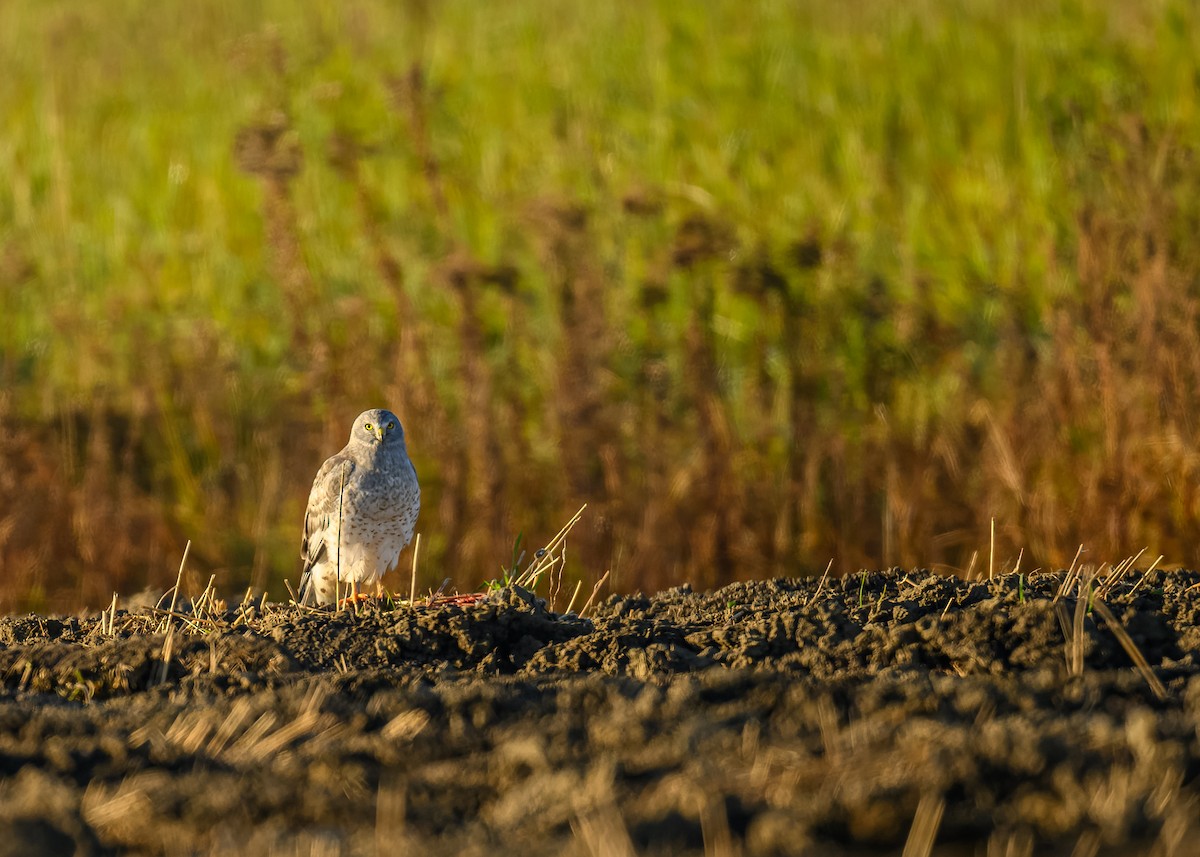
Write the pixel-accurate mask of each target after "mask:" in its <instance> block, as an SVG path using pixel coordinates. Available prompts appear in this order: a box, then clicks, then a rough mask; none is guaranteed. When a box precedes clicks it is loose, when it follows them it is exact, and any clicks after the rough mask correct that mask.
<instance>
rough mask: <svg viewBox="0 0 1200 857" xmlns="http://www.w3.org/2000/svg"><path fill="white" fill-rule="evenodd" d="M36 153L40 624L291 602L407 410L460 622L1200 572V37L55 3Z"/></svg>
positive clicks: (27, 366) (1089, 23) (945, 25)
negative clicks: (771, 592)
mask: <svg viewBox="0 0 1200 857" xmlns="http://www.w3.org/2000/svg"><path fill="white" fill-rule="evenodd" d="M0 122H2V123H3V127H4V128H5V129H6V130H5V132H4V134H3V135H2V136H0V175H3V176H4V177H5V181H4V182H3V183H0V313H2V317H3V321H2V322H0V382H2V392H0V608H2V609H5V610H10V609H18V608H24V607H46V606H60V607H62V606H66V607H69V606H75V605H78V604H81V603H88V604H91V605H93V606H95V605H99V604H101V603H102V602H104V601H106V600H107V598H108V596H109V594H110V593H111V592H112V590H113V589H118V590H122V591H128V590H131V589H137V588H140V587H142V586H144V585H146V584H153V585H161V584H163V583H164V582H165V581H167V580H169V579H171V578H173V576H174V565H175V564H176V563H177V562H178V557H179V555H180V553H181V552H182V547H183V543H184V541H185V539H187V538H191V539H192V540H193V541H194V546H193V551H192V557H193V569H194V574H195V575H196V577H197V578H199V579H202V580H207V576H208V574H209V573H217V574H218V586H219V587H221V588H222V589H224V590H226V591H229V590H233V589H237V588H240V587H244V586H246V585H248V584H253V585H255V586H256V587H262V586H268V585H269V586H271V587H272V590H273V592H274V593H275V594H276V595H281V594H282V592H283V590H282V587H281V585H280V580H281V579H282V578H283V577H293V578H294V574H295V571H296V565H297V559H296V554H297V550H298V534H299V529H300V520H301V517H302V514H303V508H304V503H305V501H306V498H307V491H308V486H309V483H310V480H311V477H312V474H313V473H314V472H315V470H316V468H317V466H318V465H319V464H320V462H321V461H322V460H323V458H324V457H325V456H326V455H328V454H329V453H331V452H333V451H335V450H336V449H337V448H338V447H340V445H341V444H342V443H343V442H344V439H345V438H344V435H345V434H346V432H347V427H348V425H349V421H350V419H351V418H352V417H353V416H354V415H355V414H356V413H358V411H359V410H361V409H362V408H365V407H368V406H374V405H376V404H387V405H389V406H391V407H393V408H394V409H396V410H397V411H398V412H399V413H400V414H401V416H402V418H403V419H404V420H405V423H406V428H407V431H408V435H409V440H410V447H411V450H412V454H413V457H414V460H415V461H416V463H417V467H418V470H419V472H420V473H421V477H422V482H423V486H424V499H425V510H424V511H423V513H422V519H421V524H420V526H419V530H421V531H422V532H423V549H422V556H423V561H422V566H423V568H424V578H423V580H422V583H423V584H424V585H430V584H432V585H436V584H437V583H438V582H440V580H441V579H442V577H445V576H449V577H452V578H453V579H454V581H455V583H456V585H458V586H460V587H467V586H470V585H472V584H473V583H475V582H477V581H479V580H480V579H483V578H487V577H493V576H495V575H496V574H497V573H498V570H499V568H498V564H499V561H500V560H501V559H506V558H507V557H508V553H509V549H510V546H511V544H512V541H513V539H514V538H515V536H516V534H517V533H518V532H524V534H525V539H526V543H531V542H539V541H541V540H542V539H543V538H548V537H549V536H550V535H551V534H553V532H554V531H555V530H557V528H558V526H559V525H560V524H561V523H563V522H565V521H566V519H567V518H568V517H569V516H570V514H571V513H572V512H573V511H574V509H575V508H576V507H577V506H578V505H580V504H581V503H582V502H584V501H587V502H589V503H590V504H591V507H590V512H589V515H588V517H587V518H586V519H585V521H584V522H583V524H581V525H580V527H579V528H577V530H576V532H575V533H573V534H572V541H571V547H570V550H571V562H570V570H569V573H570V574H576V575H586V576H589V577H595V576H598V575H599V574H600V573H601V572H602V571H603V570H604V569H608V568H611V569H612V570H613V578H612V579H613V580H614V581H615V583H616V585H617V586H618V587H619V588H622V589H629V588H634V587H642V588H647V589H652V588H658V587H661V586H664V585H670V584H674V583H679V582H683V581H685V580H687V581H691V582H692V583H693V584H695V585H705V584H712V583H715V582H718V581H723V580H727V579H730V578H733V577H748V576H758V575H764V574H772V573H782V572H791V573H795V572H797V571H800V570H804V569H814V568H815V569H818V570H819V569H820V568H823V567H824V566H825V563H826V562H827V561H828V560H829V559H830V558H831V557H832V558H833V559H834V563H835V568H837V569H839V570H851V569H853V568H856V567H857V566H858V565H859V564H868V565H873V566H875V565H883V564H890V563H899V564H904V565H911V564H921V565H931V564H938V563H942V564H947V565H950V566H953V567H959V568H962V567H966V566H968V565H969V564H970V561H971V560H970V557H971V555H972V553H973V552H974V551H976V550H977V549H983V550H984V551H985V561H986V546H987V532H988V525H989V522H990V520H991V519H992V518H995V520H996V522H997V529H998V555H997V562H998V563H1000V562H1008V563H1011V562H1012V561H1013V560H1014V559H1015V557H1016V554H1017V552H1018V550H1024V552H1025V553H1024V560H1023V562H1024V563H1025V567H1028V568H1032V567H1034V566H1035V565H1045V564H1050V563H1055V564H1064V563H1066V562H1069V560H1070V558H1071V556H1072V555H1073V554H1074V553H1075V549H1076V547H1077V546H1078V545H1079V544H1080V543H1085V544H1086V545H1087V546H1088V547H1089V548H1090V549H1091V550H1092V555H1094V556H1096V557H1103V558H1113V557H1117V556H1124V555H1126V554H1129V553H1132V552H1134V551H1136V550H1137V549H1138V548H1140V547H1142V546H1149V547H1150V548H1151V550H1152V551H1154V552H1155V553H1163V554H1165V555H1166V556H1167V561H1178V562H1184V563H1189V564H1195V563H1196V562H1197V560H1198V559H1200V557H1198V556H1197V548H1196V545H1197V541H1196V539H1195V538H1194V534H1195V533H1196V531H1197V525H1198V523H1200V494H1198V490H1197V488H1198V481H1197V470H1198V466H1200V457H1198V454H1197V444H1196V431H1197V429H1196V425H1195V420H1196V416H1195V415H1196V413H1197V405H1198V404H1200V392H1198V390H1200V310H1198V306H1197V301H1198V300H1200V239H1197V236H1198V235H1200V161H1198V159H1197V152H1198V146H1200V9H1198V8H1197V7H1196V6H1195V4H1192V3H1189V2H1183V0H1178V2H1170V0H1167V2H1158V1H1157V0H1155V2H1147V3H1142V4H1125V3H1119V2H1115V0H1110V2H1099V3H1088V2H1049V3H1040V2H1039V3H1034V2H1018V3H1000V2H967V3H962V4H949V5H948V4H938V3H933V2H914V3H904V4H899V3H892V2H882V0H878V2H877V0H868V2H865V3H859V4H853V5H852V7H842V6H839V5H838V4H826V3H815V2H811V3H809V2H804V3H786V2H765V0H763V1H762V2H750V3H745V2H719V3H717V2H714V3H697V4H692V3H673V2H667V0H661V2H652V3H639V4H598V5H597V4H593V3H584V2H579V1H578V0H568V1H567V2H549V0H546V2H533V0H528V2H506V3H477V2H473V0H444V2H437V1H436V0H412V2H407V3H391V2H375V0H352V2H346V3H328V4H311V5H300V6H297V5H296V4H291V3H283V2H265V3H261V4H240V3H231V2H213V3H199V4H188V5H184V4H180V3H177V2H167V3H163V4H157V5H155V4H143V3H134V2H111V3H103V4H91V5H83V4H78V3H71V2H33V0H18V2H10V3H5V4H2V5H0ZM406 561H407V555H406V557H405V559H403V560H402V562H406Z"/></svg>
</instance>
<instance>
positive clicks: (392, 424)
mask: <svg viewBox="0 0 1200 857" xmlns="http://www.w3.org/2000/svg"><path fill="white" fill-rule="evenodd" d="M395 427H396V424H395V423H388V431H391V430H392V429H394V428H395Z"/></svg>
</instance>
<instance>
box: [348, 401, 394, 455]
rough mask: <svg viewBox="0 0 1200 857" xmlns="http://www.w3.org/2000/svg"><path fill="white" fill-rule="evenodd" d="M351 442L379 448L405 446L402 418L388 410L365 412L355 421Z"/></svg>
mask: <svg viewBox="0 0 1200 857" xmlns="http://www.w3.org/2000/svg"><path fill="white" fill-rule="evenodd" d="M350 440H351V441H358V442H360V443H367V444H371V445H378V446H391V445H392V444H399V445H403V444H404V429H403V428H402V427H401V425H400V418H399V417H397V416H396V415H395V414H393V413H392V412H391V411H389V410H387V409H386V408H371V410H369V411H363V412H362V413H361V414H359V415H358V417H357V418H356V419H355V420H354V429H353V430H352V431H351V432H350Z"/></svg>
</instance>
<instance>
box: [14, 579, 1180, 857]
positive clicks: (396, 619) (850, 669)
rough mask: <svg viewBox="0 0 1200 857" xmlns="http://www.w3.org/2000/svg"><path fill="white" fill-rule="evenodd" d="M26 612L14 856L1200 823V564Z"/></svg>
mask: <svg viewBox="0 0 1200 857" xmlns="http://www.w3.org/2000/svg"><path fill="white" fill-rule="evenodd" d="M1064 577H1065V575H1064V573H1061V572H1060V573H1053V574H1051V573H1047V574H1040V575H1035V576H1033V577H1032V579H1030V578H1029V577H1027V576H1026V577H1019V576H1017V575H1006V576H1003V577H997V578H996V579H994V580H992V581H990V582H989V581H987V580H983V581H978V580H977V581H970V582H968V581H963V580H961V579H957V578H952V577H942V576H937V575H933V574H930V573H927V572H920V571H909V572H903V571H899V570H894V571H882V572H867V573H863V574H856V575H851V576H849V577H846V578H844V579H837V580H827V581H824V582H823V583H822V582H820V581H818V580H816V579H797V580H788V579H781V580H773V581H761V582H752V583H740V584H735V585H732V586H728V587H725V588H723V589H720V590H717V591H714V592H709V593H695V592H692V591H690V590H688V589H686V588H681V589H673V590H670V591H667V592H662V593H659V594H657V595H653V596H648V597H617V596H614V597H611V598H609V599H608V600H607V601H606V602H604V603H602V604H600V605H599V607H598V608H597V609H595V610H594V611H592V612H591V615H588V616H587V618H579V617H577V616H574V615H558V614H555V613H552V612H549V611H548V610H547V609H546V607H545V604H544V603H543V602H542V601H540V600H539V599H537V598H536V597H534V596H533V595H531V594H530V593H526V592H524V591H521V590H507V591H504V592H501V593H498V594H494V595H491V596H489V597H488V598H487V599H486V600H484V601H481V602H479V603H475V604H465V605H464V604H443V605H435V606H418V607H410V606H407V605H402V606H399V607H394V608H392V607H386V608H385V607H378V606H368V607H365V608H363V609H362V610H361V611H360V613H359V614H358V615H355V614H354V613H352V612H350V611H341V612H338V613H319V612H316V611H312V610H307V609H303V608H298V607H294V606H283V605H267V606H266V607H265V608H264V609H259V610H254V609H250V610H241V609H239V610H228V611H225V612H220V613H219V612H214V611H211V610H210V611H207V612H202V613H201V614H189V610H190V608H177V612H178V613H180V614H182V617H185V618H176V619H175V620H174V622H173V629H172V630H171V631H170V635H169V636H170V639H169V640H168V638H167V635H164V634H162V633H158V632H157V631H158V630H161V629H162V628H163V627H164V624H165V621H166V619H165V618H164V617H163V616H162V615H161V614H152V613H148V612H147V613H141V614H126V613H119V614H118V615H117V616H116V617H115V619H114V620H113V621H112V623H111V625H112V629H113V630H112V631H111V632H110V630H109V628H108V627H107V626H106V620H104V619H102V618H101V617H99V616H93V617H73V618H72V617H38V616H27V617H10V618H7V619H4V620H0V679H2V682H0V830H3V831H5V832H4V834H3V835H2V836H0V855H7V854H30V853H35V854H36V853H52V854H71V853H74V854H78V855H101V854H126V853H132V854H210V853H218V854H278V855H292V854H306V855H307V854H326V855H338V854H343V855H359V854H362V855H373V854H432V855H459V854H465V855H489V857H491V855H500V854H520V855H522V857H539V855H547V857H548V856H549V855H559V854H567V855H571V854H578V855H625V854H653V855H700V854H707V855H738V854H740V855H794V854H810V855H824V854H834V855H838V854H875V853H896V854H899V853H902V852H903V853H904V854H905V855H920V854H929V853H933V854H944V855H957V854H963V855H967V854H979V855H985V854H987V855H999V854H1009V855H1020V854H1072V853H1074V854H1078V855H1095V854H1113V855H1116V854H1121V855H1124V854H1142V853H1144V854H1163V855H1167V854H1200V737H1198V731H1197V730H1198V727H1200V662H1198V658H1200V575H1198V574H1195V573H1192V572H1152V573H1150V574H1148V575H1141V574H1137V573H1134V574H1131V575H1129V576H1128V577H1127V578H1126V579H1123V580H1120V581H1119V582H1114V581H1113V580H1111V579H1110V580H1107V581H1106V580H1103V579H1102V580H1099V581H1094V580H1091V579H1090V578H1089V577H1088V576H1086V575H1085V576H1080V577H1078V579H1074V580H1069V581H1066V586H1064Z"/></svg>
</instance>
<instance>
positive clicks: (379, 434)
mask: <svg viewBox="0 0 1200 857" xmlns="http://www.w3.org/2000/svg"><path fill="white" fill-rule="evenodd" d="M372 434H374V435H375V437H377V438H379V442H380V443H383V426H375V430H374V431H373V432H372Z"/></svg>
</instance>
